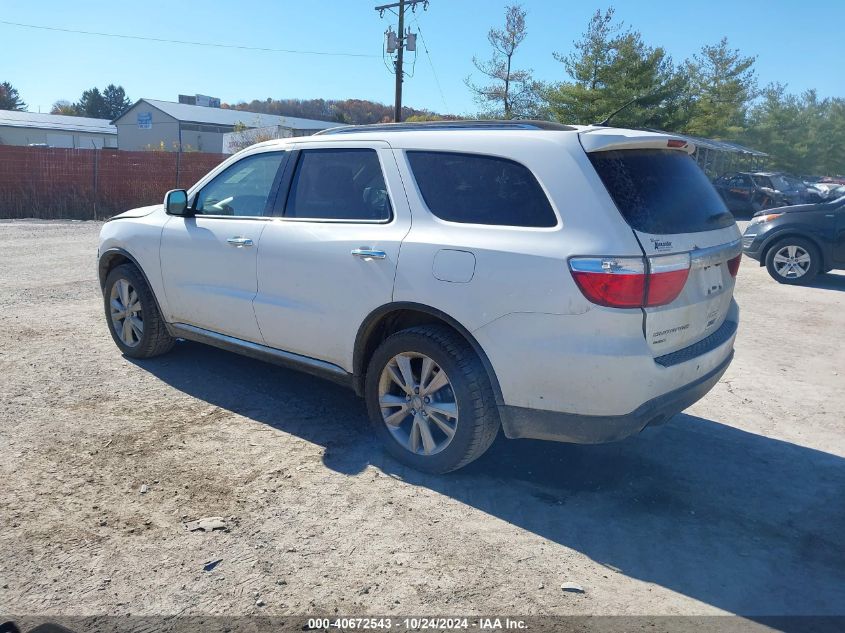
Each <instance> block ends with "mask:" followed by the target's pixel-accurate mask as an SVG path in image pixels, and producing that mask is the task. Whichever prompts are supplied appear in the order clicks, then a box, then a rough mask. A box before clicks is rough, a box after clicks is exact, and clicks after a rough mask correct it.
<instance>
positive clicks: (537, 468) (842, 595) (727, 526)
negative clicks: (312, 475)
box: [138, 343, 845, 615]
mask: <svg viewBox="0 0 845 633" xmlns="http://www.w3.org/2000/svg"><path fill="white" fill-rule="evenodd" d="M138 365H139V366H141V367H143V368H144V369H146V370H147V371H149V372H151V373H153V374H155V375H156V376H157V377H159V378H160V379H161V380H163V381H165V382H167V383H169V384H170V385H172V386H173V387H175V388H176V389H179V390H181V391H183V392H185V393H187V394H190V395H191V396H194V397H196V398H199V399H201V400H204V401H206V402H208V403H210V404H213V405H216V406H218V407H221V408H223V409H228V410H230V411H233V412H237V413H239V414H241V415H244V416H248V417H249V418H251V419H253V420H256V421H258V422H261V423H263V424H267V425H269V426H271V427H273V428H276V429H279V430H280V431H284V432H286V433H291V434H295V435H297V436H299V437H302V438H304V439H306V440H308V441H310V442H313V443H316V444H318V445H321V446H325V447H326V451H325V457H324V462H325V465H326V467H328V468H331V469H333V470H335V471H337V472H340V473H344V474H348V475H354V474H356V473H358V472H360V471H362V470H363V469H364V468H365V467H366V466H367V465H368V464H373V465H374V466H376V467H378V468H380V469H382V470H383V471H385V472H387V473H389V474H391V475H392V476H395V477H397V478H399V479H402V480H404V481H407V482H409V483H411V484H414V485H418V486H424V487H426V488H429V489H431V490H434V491H436V492H438V493H440V494H442V495H445V496H447V497H450V498H451V499H454V500H456V501H459V502H461V503H464V504H467V505H469V506H472V507H474V508H478V509H480V510H482V511H484V512H486V513H488V514H490V515H491V516H493V517H496V518H498V519H500V520H503V521H507V522H509V523H512V524H513V525H516V526H518V527H521V528H523V529H525V530H529V531H531V532H533V533H535V534H538V535H540V536H542V537H544V538H546V539H549V540H550V541H553V542H555V543H558V544H560V545H562V546H565V547H567V548H570V549H573V550H575V551H578V552H581V553H582V554H584V555H585V556H587V557H589V558H590V559H593V560H595V561H597V562H598V563H600V564H602V565H604V566H606V567H607V568H608V570H609V571H608V573H609V574H610V573H621V574H625V575H626V576H629V577H631V578H636V579H639V580H642V581H646V582H650V583H655V584H657V585H660V586H662V587H665V588H667V589H670V590H672V591H676V592H679V593H681V594H684V595H687V596H690V597H692V598H694V599H696V600H699V601H701V602H704V603H706V604H709V605H712V606H714V607H718V608H720V609H724V610H727V611H731V612H734V613H739V614H744V615H776V614H777V615H781V614H782V615H799V614H845V459H842V458H840V457H837V456H834V455H831V454H829V453H825V452H821V451H817V450H813V449H809V448H804V447H801V446H798V445H795V444H791V443H788V442H783V441H779V440H775V439H771V438H768V437H764V436H761V435H756V434H754V433H748V432H745V431H741V430H738V429H736V428H733V427H731V426H727V425H726V424H722V423H720V422H716V421H713V420H707V419H704V418H700V417H695V416H690V415H679V416H676V417H675V418H674V419H673V420H672V421H671V422H670V423H669V424H667V425H666V426H664V427H661V428H659V429H655V430H647V431H645V432H644V433H643V434H641V435H640V436H639V437H636V438H631V439H629V440H626V441H624V442H619V443H615V444H608V445H602V446H575V445H566V444H554V443H545V442H534V441H528V440H518V441H508V440H505V439H503V438H502V437H500V438H499V439H498V440H497V441H496V443H495V444H494V445H493V447H491V449H490V451H488V453H487V454H486V455H485V456H483V457H482V458H481V459H479V460H478V461H476V462H474V463H473V464H471V465H470V466H468V467H467V468H465V469H463V470H461V471H459V472H457V473H452V474H450V475H445V476H441V477H436V476H429V475H424V474H420V473H418V472H416V471H413V470H410V469H407V468H405V467H403V466H401V465H400V464H398V463H396V462H395V461H393V460H392V459H390V458H389V457H387V456H386V454H385V452H384V451H383V450H382V449H381V447H380V445H379V444H378V442H377V441H376V440H375V439H373V436H372V434H371V433H370V431H369V428H368V422H367V418H366V413H365V409H364V405H363V402H362V401H361V400H359V399H358V398H357V397H356V396H355V395H354V394H353V393H352V392H351V391H348V390H346V389H344V388H343V387H339V386H337V385H333V384H331V383H328V382H324V381H322V380H319V379H317V378H313V377H310V376H307V375H305V374H300V373H298V372H294V371H289V370H286V369H282V368H279V367H275V366H272V365H267V364H265V363H262V362H259V361H255V360H251V359H248V358H244V357H240V356H237V355H234V354H230V353H227V352H223V351H219V350H216V349H213V348H209V347H205V346H202V345H198V344H193V343H180V344H179V345H177V347H176V348H175V349H174V351H173V352H172V353H171V354H169V355H167V356H164V357H161V358H159V359H153V360H147V361H139V362H138ZM726 421H727V420H726ZM739 421H740V420H737V422H739Z"/></svg>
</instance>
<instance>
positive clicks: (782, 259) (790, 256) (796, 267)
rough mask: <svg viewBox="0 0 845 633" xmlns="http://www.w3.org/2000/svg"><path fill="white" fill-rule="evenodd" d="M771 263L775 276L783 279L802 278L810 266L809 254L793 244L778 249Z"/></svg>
mask: <svg viewBox="0 0 845 633" xmlns="http://www.w3.org/2000/svg"><path fill="white" fill-rule="evenodd" d="M772 261H773V263H774V267H775V271H776V272H777V274H778V275H780V276H781V277H784V278H785V279H798V278H799V277H803V276H804V275H806V274H807V271H808V270H809V269H810V265H811V264H812V259H811V257H810V254H809V253H808V252H807V251H806V250H804V249H803V248H801V247H800V246H796V245H795V244H790V245H789V246H784V247H782V248H780V249H778V251H777V252H776V253H775V256H774V258H773V260H772Z"/></svg>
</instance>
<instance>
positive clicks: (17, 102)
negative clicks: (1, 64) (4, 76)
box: [0, 81, 26, 112]
mask: <svg viewBox="0 0 845 633" xmlns="http://www.w3.org/2000/svg"><path fill="white" fill-rule="evenodd" d="M0 110H19V111H21V112H22V111H24V110H26V104H25V103H24V102H23V100H22V99H21V96H20V95H19V94H18V91H17V89H16V88H15V87H14V86H13V85H12V84H10V83H9V82H8V81H4V82H3V83H0Z"/></svg>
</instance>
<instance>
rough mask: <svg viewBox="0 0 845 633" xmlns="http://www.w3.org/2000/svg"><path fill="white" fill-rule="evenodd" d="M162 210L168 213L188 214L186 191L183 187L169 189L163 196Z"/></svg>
mask: <svg viewBox="0 0 845 633" xmlns="http://www.w3.org/2000/svg"><path fill="white" fill-rule="evenodd" d="M164 210H165V211H167V213H168V214H169V215H190V212H189V210H188V192H187V191H185V190H184V189H171V190H170V191H168V192H167V193H166V194H165V196H164Z"/></svg>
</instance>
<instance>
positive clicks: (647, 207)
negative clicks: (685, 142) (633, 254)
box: [589, 149, 734, 235]
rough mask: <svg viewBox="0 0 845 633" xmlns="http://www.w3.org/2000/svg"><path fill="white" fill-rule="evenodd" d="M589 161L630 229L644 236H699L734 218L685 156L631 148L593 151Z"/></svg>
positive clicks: (678, 153)
mask: <svg viewBox="0 0 845 633" xmlns="http://www.w3.org/2000/svg"><path fill="white" fill-rule="evenodd" d="M589 157H590V162H592V164H593V167H594V168H595V170H596V172H597V173H598V175H599V177H600V178H601V180H602V182H603V183H604V186H605V187H606V188H607V191H608V193H609V194H610V197H611V198H613V201H614V202H615V203H616V206H617V208H618V209H619V212H620V213H621V214H622V216H623V217H624V218H625V220H626V221H627V222H628V224H629V225H630V226H631V228H633V229H635V230H637V231H641V232H643V233H655V234H662V235H665V234H670V233H698V232H700V231H711V230H714V229H721V228H724V227H727V226H730V225H732V224H733V223H734V218H733V216H732V215H731V213H730V212H729V211H728V209H727V207H726V206H725V203H724V202H723V201H722V198H721V196H719V194H718V193H717V192H716V189H715V188H714V187H713V185H712V184H710V181H709V180H708V179H707V176H705V175H704V172H703V171H701V169H700V168H699V167H698V165H697V164H696V163H695V161H694V160H693V159H692V158H691V157H690V156H689V155H688V154H686V153H684V152H680V151H676V150H661V149H629V150H617V151H609V152H591V153H590V154H589Z"/></svg>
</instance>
